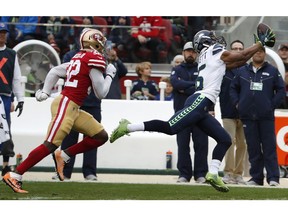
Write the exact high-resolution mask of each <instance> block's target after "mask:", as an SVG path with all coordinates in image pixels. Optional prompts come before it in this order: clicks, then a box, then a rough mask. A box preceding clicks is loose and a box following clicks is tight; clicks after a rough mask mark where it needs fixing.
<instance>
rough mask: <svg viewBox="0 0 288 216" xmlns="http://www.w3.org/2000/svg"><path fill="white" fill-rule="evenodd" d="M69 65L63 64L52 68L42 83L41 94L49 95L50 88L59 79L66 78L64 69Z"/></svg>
mask: <svg viewBox="0 0 288 216" xmlns="http://www.w3.org/2000/svg"><path fill="white" fill-rule="evenodd" d="M68 65H69V63H68V62H67V63H63V64H60V65H58V66H55V67H53V68H52V69H51V70H50V71H49V72H48V74H47V76H46V78H45V82H44V87H43V92H45V93H46V94H48V95H50V93H51V90H52V88H53V87H54V86H55V85H56V83H57V81H58V80H59V79H60V78H63V79H64V78H66V68H67V67H68Z"/></svg>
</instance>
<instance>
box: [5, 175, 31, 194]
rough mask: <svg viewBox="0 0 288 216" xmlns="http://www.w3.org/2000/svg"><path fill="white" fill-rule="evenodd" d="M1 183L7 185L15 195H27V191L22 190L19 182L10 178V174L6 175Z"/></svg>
mask: <svg viewBox="0 0 288 216" xmlns="http://www.w3.org/2000/svg"><path fill="white" fill-rule="evenodd" d="M2 181H3V182H4V183H5V184H6V185H8V186H9V187H10V188H11V189H12V190H13V191H14V192H15V193H28V191H26V190H23V189H22V182H21V181H19V180H17V179H15V178H12V177H11V172H8V173H6V174H5V175H4V176H3V179H2Z"/></svg>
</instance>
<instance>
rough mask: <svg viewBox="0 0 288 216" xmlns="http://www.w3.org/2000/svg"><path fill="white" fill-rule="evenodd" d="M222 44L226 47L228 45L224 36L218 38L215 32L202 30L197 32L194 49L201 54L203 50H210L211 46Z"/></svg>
mask: <svg viewBox="0 0 288 216" xmlns="http://www.w3.org/2000/svg"><path fill="white" fill-rule="evenodd" d="M215 43H220V44H222V45H223V46H225V47H226V45H227V43H226V41H225V38H224V37H223V36H220V37H217V36H216V35H215V32H214V31H208V30H201V31H199V32H197V33H196V34H195V36H194V39H193V45H194V49H195V50H196V51H197V52H198V53H200V52H201V50H202V49H203V48H208V47H209V46H211V45H213V44H215Z"/></svg>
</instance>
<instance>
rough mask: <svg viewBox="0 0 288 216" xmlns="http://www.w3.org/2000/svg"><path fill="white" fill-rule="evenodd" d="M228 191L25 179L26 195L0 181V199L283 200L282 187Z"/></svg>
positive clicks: (205, 187)
mask: <svg viewBox="0 0 288 216" xmlns="http://www.w3.org/2000/svg"><path fill="white" fill-rule="evenodd" d="M229 188H230V191H229V192H228V193H222V192H218V191H216V190H215V189H214V188H213V187H211V186H209V185H199V186H198V185H196V186H195V185H172V184H171V185H169V184H168V185H167V184H124V183H122V184H116V183H98V182H97V183H95V182H94V183H87V182H86V183H85V182H29V181H27V182H26V181H25V182H24V184H23V189H25V190H28V191H29V193H28V194H18V193H14V192H13V191H12V190H11V189H10V188H9V187H8V186H6V185H5V184H4V183H3V182H1V183H0V200H287V199H288V190H287V189H285V188H271V187H270V188H264V187H256V188H255V187H231V186H230V187H229Z"/></svg>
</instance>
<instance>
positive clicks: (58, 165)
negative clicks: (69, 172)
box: [52, 150, 65, 181]
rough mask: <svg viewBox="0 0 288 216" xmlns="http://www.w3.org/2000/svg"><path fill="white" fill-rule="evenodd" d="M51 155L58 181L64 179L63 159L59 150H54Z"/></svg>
mask: <svg viewBox="0 0 288 216" xmlns="http://www.w3.org/2000/svg"><path fill="white" fill-rule="evenodd" d="M52 156H53V160H54V163H55V171H56V173H57V176H58V178H59V180H60V181H64V179H65V176H64V173H63V170H64V166H65V161H64V160H63V158H62V156H61V151H60V150H56V151H55V152H53V153H52Z"/></svg>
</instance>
